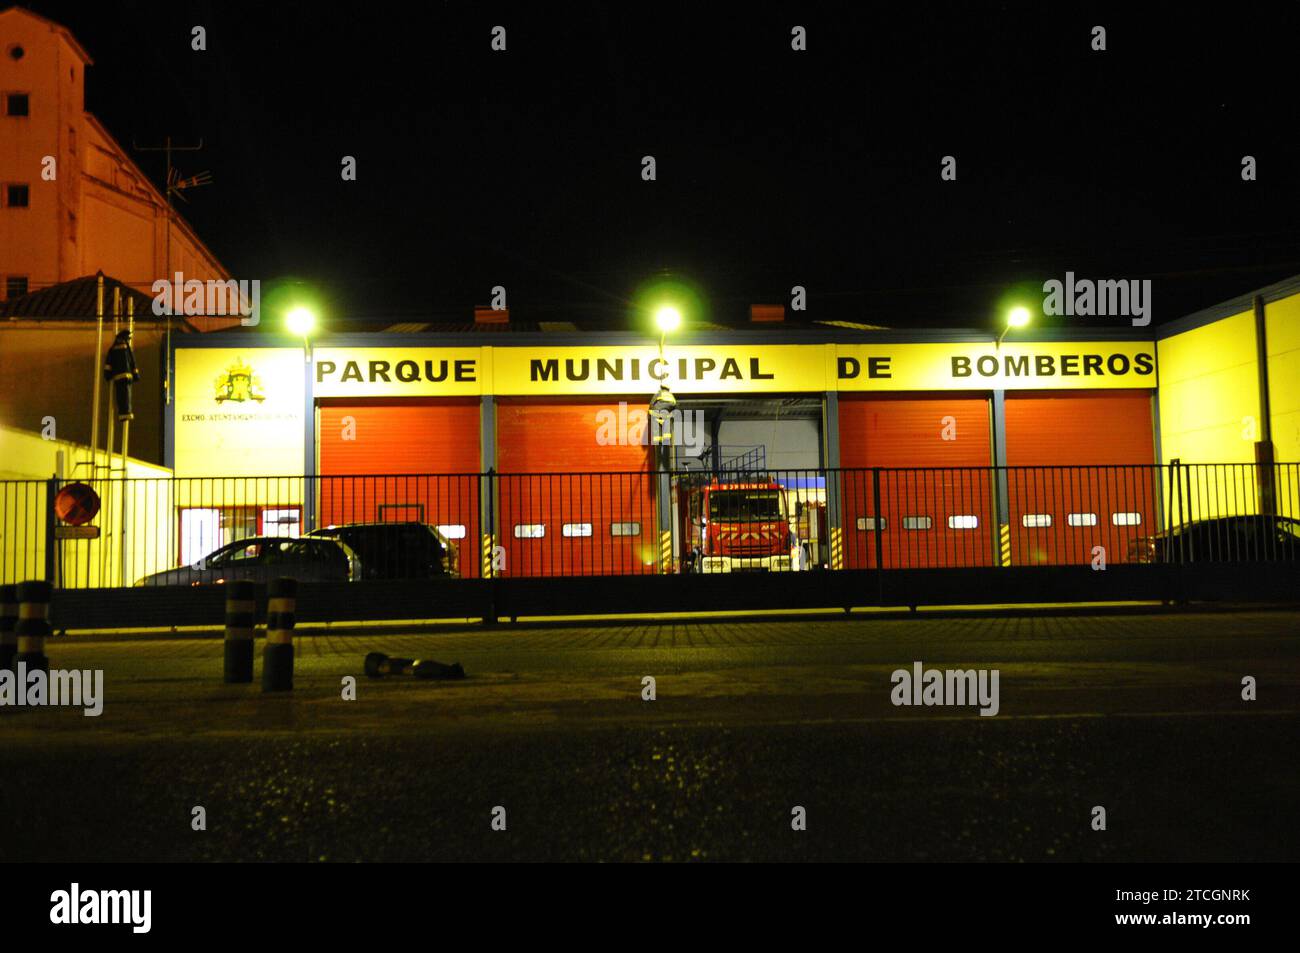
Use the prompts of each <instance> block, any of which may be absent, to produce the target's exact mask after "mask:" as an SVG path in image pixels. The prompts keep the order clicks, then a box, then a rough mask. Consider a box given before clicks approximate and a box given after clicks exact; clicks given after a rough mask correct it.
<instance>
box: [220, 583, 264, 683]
mask: <svg viewBox="0 0 1300 953" xmlns="http://www.w3.org/2000/svg"><path fill="white" fill-rule="evenodd" d="M256 628H257V586H256V584H255V583H254V582H253V581H252V580H251V579H239V580H236V581H235V582H231V583H229V584H228V585H227V586H226V681H227V682H251V681H252V680H253V633H254V631H255V630H256Z"/></svg>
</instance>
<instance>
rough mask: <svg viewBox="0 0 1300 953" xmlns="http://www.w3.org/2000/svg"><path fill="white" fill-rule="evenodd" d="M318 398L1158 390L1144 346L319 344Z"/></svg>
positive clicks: (1152, 362) (316, 356)
mask: <svg viewBox="0 0 1300 953" xmlns="http://www.w3.org/2000/svg"><path fill="white" fill-rule="evenodd" d="M313 370H314V374H313V380H314V384H313V386H314V392H315V395H316V396H317V397H325V398H338V397H343V398H347V397H458V396H478V395H481V394H496V395H499V396H564V395H591V396H596V395H610V396H617V395H629V394H649V393H653V392H654V391H655V390H656V389H657V388H658V387H659V385H660V384H666V385H667V386H668V387H669V388H671V389H672V390H673V392H674V393H676V394H679V395H689V394H752V393H819V392H822V391H828V390H840V391H929V390H983V391H987V390H995V389H1097V388H1131V387H1155V386H1156V364H1155V348H1154V346H1153V345H1152V344H1149V343H1143V342H1110V343H1105V342H1051V343H1036V344H1005V345H1003V346H1002V347H1000V348H995V347H994V345H993V344H992V343H987V344H956V343H953V344H773V345H753V346H746V345H743V344H729V345H682V346H674V345H669V346H668V347H666V348H664V351H663V353H662V355H661V354H660V352H659V349H658V348H657V347H654V346H648V345H647V346H629V347H611V346H601V347H481V348H473V347H459V348H432V347H414V348H403V347H365V348H334V347H320V348H316V349H315V352H314V368H313Z"/></svg>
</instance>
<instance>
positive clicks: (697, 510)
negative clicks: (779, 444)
mask: <svg viewBox="0 0 1300 953" xmlns="http://www.w3.org/2000/svg"><path fill="white" fill-rule="evenodd" d="M677 491H678V506H677V512H678V518H679V519H680V520H681V523H682V525H681V527H680V532H679V535H678V538H679V539H680V540H682V544H683V545H682V559H681V568H682V571H683V572H741V571H760V572H762V571H766V572H791V571H799V570H805V569H811V568H813V565H812V559H811V557H810V553H812V552H814V551H815V543H816V541H815V539H814V540H812V541H810V540H809V539H807V538H806V536H807V535H808V534H805V535H804V538H801V534H800V532H799V525H800V523H802V524H803V525H804V526H805V527H809V526H811V535H814V536H815V535H816V533H817V526H818V520H817V519H816V517H815V515H812V511H811V510H810V511H809V512H808V513H807V514H800V515H799V516H798V517H794V518H792V514H791V506H790V498H789V494H788V493H787V491H786V488H785V487H783V486H782V485H781V484H780V483H778V482H777V481H776V480H773V479H771V478H767V479H753V478H749V479H744V480H732V481H727V480H724V479H720V478H717V477H711V478H705V479H703V480H700V481H698V482H682V483H679V484H678V487H677Z"/></svg>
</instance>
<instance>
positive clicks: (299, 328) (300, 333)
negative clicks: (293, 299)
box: [284, 305, 316, 364]
mask: <svg viewBox="0 0 1300 953" xmlns="http://www.w3.org/2000/svg"><path fill="white" fill-rule="evenodd" d="M284 323H285V326H286V327H288V329H289V332H290V333H291V334H293V335H295V336H297V337H300V338H302V350H303V357H304V358H305V359H306V361H307V363H308V364H310V363H311V342H310V341H309V340H308V339H309V338H310V337H311V333H312V331H314V330H316V315H315V314H313V313H312V312H311V310H310V309H309V308H304V307H302V306H301V305H300V306H299V307H296V308H293V309H291V310H290V311H289V313H288V314H286V315H285V316H284Z"/></svg>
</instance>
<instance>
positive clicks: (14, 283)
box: [5, 275, 27, 298]
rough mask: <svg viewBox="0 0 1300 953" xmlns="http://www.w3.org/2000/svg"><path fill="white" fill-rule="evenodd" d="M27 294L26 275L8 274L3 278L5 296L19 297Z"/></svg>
mask: <svg viewBox="0 0 1300 953" xmlns="http://www.w3.org/2000/svg"><path fill="white" fill-rule="evenodd" d="M25 294H27V276H26V275H10V276H9V277H8V278H6V279H5V297H6V298H21V297H22V296H23V295H25Z"/></svg>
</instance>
